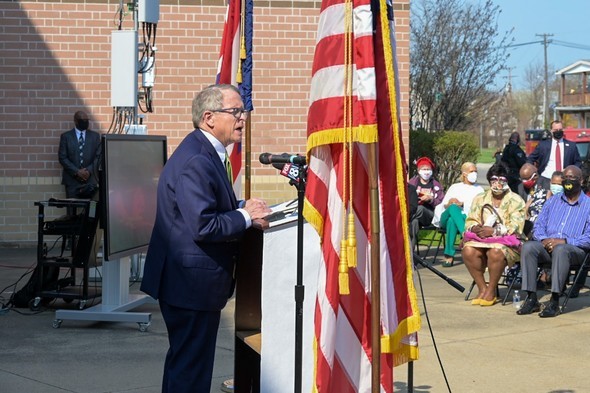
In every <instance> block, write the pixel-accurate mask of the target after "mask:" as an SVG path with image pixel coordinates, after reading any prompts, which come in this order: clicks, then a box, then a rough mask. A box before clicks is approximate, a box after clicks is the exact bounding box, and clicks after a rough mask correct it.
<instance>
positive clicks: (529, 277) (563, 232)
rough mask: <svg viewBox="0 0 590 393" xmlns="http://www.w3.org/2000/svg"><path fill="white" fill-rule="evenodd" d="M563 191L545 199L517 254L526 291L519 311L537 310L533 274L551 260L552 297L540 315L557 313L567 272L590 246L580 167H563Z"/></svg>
mask: <svg viewBox="0 0 590 393" xmlns="http://www.w3.org/2000/svg"><path fill="white" fill-rule="evenodd" d="M563 175H564V176H563V193H561V194H557V195H555V196H554V197H553V198H550V199H549V200H547V202H545V205H544V206H543V209H542V210H541V213H540V214H539V217H538V218H537V220H536V221H535V225H534V227H533V239H534V240H531V241H528V242H526V243H524V245H523V247H522V252H521V254H520V263H521V269H522V288H523V289H524V290H525V291H526V292H527V293H528V296H527V299H526V301H525V302H524V304H523V306H522V308H521V309H520V310H518V311H517V312H516V313H517V314H518V315H526V314H531V313H533V312H536V311H539V310H540V304H539V301H538V300H537V292H536V288H537V287H536V286H537V283H536V277H537V267H538V264H539V263H542V264H548V263H551V277H552V278H551V300H550V301H549V303H547V304H546V306H545V308H544V309H543V311H541V312H540V313H539V316H540V317H541V318H547V317H555V316H557V315H558V314H559V304H558V302H559V294H560V293H561V290H562V288H563V287H564V285H565V281H566V280H567V277H568V275H569V272H570V265H574V266H575V265H580V264H581V263H582V261H583V260H584V256H585V255H586V251H587V250H589V249H590V197H588V196H586V195H585V194H584V193H583V192H582V171H581V169H580V168H578V167H577V166H574V165H570V166H568V167H567V168H565V170H564V171H563Z"/></svg>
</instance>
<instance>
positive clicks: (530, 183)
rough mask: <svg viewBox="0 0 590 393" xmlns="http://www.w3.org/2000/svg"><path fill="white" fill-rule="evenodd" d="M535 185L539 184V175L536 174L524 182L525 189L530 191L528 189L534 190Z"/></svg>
mask: <svg viewBox="0 0 590 393" xmlns="http://www.w3.org/2000/svg"><path fill="white" fill-rule="evenodd" d="M535 183H537V175H536V174H535V175H533V176H531V178H530V179H528V180H524V181H523V182H522V185H523V186H524V188H527V189H528V188H533V186H534V185H535Z"/></svg>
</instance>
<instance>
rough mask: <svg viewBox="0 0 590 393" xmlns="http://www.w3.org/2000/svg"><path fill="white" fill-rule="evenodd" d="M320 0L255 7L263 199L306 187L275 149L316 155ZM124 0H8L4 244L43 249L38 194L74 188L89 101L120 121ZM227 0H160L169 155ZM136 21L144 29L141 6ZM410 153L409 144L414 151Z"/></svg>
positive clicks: (154, 121) (152, 125)
mask: <svg viewBox="0 0 590 393" xmlns="http://www.w3.org/2000/svg"><path fill="white" fill-rule="evenodd" d="M320 4H321V2H320V1H313V0H310V1H307V0H300V1H275V0H270V1H259V0H256V1H255V4H254V7H255V9H254V75H253V78H254V95H253V102H254V106H255V110H254V112H253V113H252V116H251V117H252V179H251V187H252V188H251V189H252V195H253V196H262V197H263V198H265V199H267V200H268V201H269V202H273V203H274V202H278V201H283V200H285V199H288V198H294V197H295V196H296V190H295V189H294V188H293V187H291V186H289V185H288V183H287V181H286V179H285V178H283V177H280V176H279V175H278V174H277V171H276V170H275V169H273V168H269V167H263V166H262V165H261V164H259V163H258V160H257V157H258V155H259V154H260V153H262V152H265V151H270V152H283V151H288V152H292V153H304V152H305V144H306V114H307V107H308V95H309V83H310V74H311V64H312V60H313V52H314V46H315V35H316V30H317V22H318V16H319V7H320ZM118 6H119V1H116V0H88V1H83V0H76V1H70V0H45V1H11V0H0V15H1V19H2V23H0V53H2V56H1V57H0V140H1V143H0V158H1V161H2V166H1V167H0V194H1V199H0V247H2V246H4V247H6V246H10V247H13V246H33V245H36V239H37V237H36V236H37V235H36V232H37V208H36V207H35V206H34V205H33V203H34V202H35V201H39V200H45V199H48V198H51V197H58V198H59V197H64V195H65V194H64V190H63V186H62V185H61V184H60V181H61V166H60V165H59V163H58V160H57V150H58V145H59V136H60V134H61V133H62V132H64V131H66V130H69V129H71V128H72V126H73V120H72V117H73V113H74V112H75V111H76V110H84V111H86V112H87V113H88V114H89V115H90V116H91V128H92V129H94V130H96V131H101V132H105V131H106V130H107V129H108V128H109V125H110V123H111V117H112V107H111V106H110V62H111V60H110V50H111V45H110V37H111V31H112V30H115V29H116V24H115V20H116V11H117V9H118ZM225 11H226V7H225V5H224V1H223V0H176V1H172V0H160V20H159V23H158V29H157V42H156V45H157V47H158V53H157V63H156V68H157V69H156V84H155V87H154V113H151V114H148V115H146V117H145V119H144V124H146V125H147V127H148V133H149V134H157V135H166V136H167V137H168V148H169V154H170V153H172V151H173V150H174V149H175V147H176V146H177V145H178V143H179V142H180V141H181V140H182V138H183V137H184V136H185V135H186V134H187V133H188V132H189V131H191V130H192V124H191V115H190V112H191V100H192V98H193V97H194V94H195V92H197V91H199V90H200V89H201V88H202V87H204V86H206V85H208V84H211V83H212V82H213V81H214V78H215V71H216V61H217V57H218V52H219V46H220V42H221V38H220V37H221V32H222V30H223V19H224V16H225ZM394 13H395V20H396V39H397V51H398V53H397V59H398V67H399V77H400V85H401V97H400V98H401V108H400V113H401V117H402V128H403V131H404V144H405V145H406V147H407V146H408V136H407V135H408V127H409V117H408V116H409V115H408V96H409V77H408V75H409V23H410V6H409V0H401V1H394ZM123 28H124V29H132V28H133V20H132V16H131V15H127V16H126V19H125V21H124V22H123ZM406 150H407V148H406Z"/></svg>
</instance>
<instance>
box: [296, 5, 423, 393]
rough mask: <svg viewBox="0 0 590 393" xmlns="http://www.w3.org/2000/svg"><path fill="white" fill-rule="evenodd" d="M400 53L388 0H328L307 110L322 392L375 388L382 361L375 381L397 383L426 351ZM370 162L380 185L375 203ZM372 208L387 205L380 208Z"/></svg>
mask: <svg viewBox="0 0 590 393" xmlns="http://www.w3.org/2000/svg"><path fill="white" fill-rule="evenodd" d="M394 54H395V42H394V37H393V8H392V4H391V3H390V2H389V1H388V0H352V1H347V0H323V1H322V7H321V13H320V22H319V28H318V36H317V46H316V50H315V57H314V63H313V70H312V83H311V94H310V107H309V112H308V125H307V136H308V140H307V154H308V163H309V170H308V183H307V189H306V200H305V208H304V215H305V218H306V219H307V221H308V222H310V224H311V225H312V226H314V228H315V229H316V230H317V231H318V233H319V236H320V239H321V242H322V245H321V247H322V266H321V269H320V274H319V278H318V293H317V298H316V308H315V321H314V326H315V327H314V328H315V337H314V353H315V370H314V378H315V381H314V388H315V389H314V391H315V392H320V393H324V392H331V393H332V392H333V393H336V392H338V393H347V392H369V391H371V368H372V366H373V364H374V362H375V360H377V361H379V362H380V370H381V373H380V376H379V380H380V385H381V386H380V387H378V388H377V390H373V391H381V392H393V367H395V366H396V365H399V364H402V363H405V362H408V361H411V360H415V359H417V357H418V346H417V331H418V330H419V328H420V313H419V310H418V305H417V300H416V292H415V288H414V284H413V277H412V261H411V250H410V243H409V240H408V239H409V225H408V220H409V218H408V203H407V185H406V173H405V164H404V161H405V155H404V149H403V144H402V141H401V129H400V121H399V114H398V91H397V90H398V84H397V80H396V69H395V67H396V65H395V57H394ZM373 143H374V144H376V145H369V144H373ZM370 147H371V148H370ZM372 147H375V149H372ZM371 152H374V153H375V154H371ZM373 168H376V170H373ZM371 173H375V176H376V179H375V180H376V185H377V187H378V193H375V195H378V198H375V199H376V200H375V201H374V203H373V204H371V201H370V199H371V198H370V195H371V194H370V193H369V189H370V185H371V180H372V178H371ZM375 176H373V178H375ZM375 204H376V205H377V206H374V205H375ZM372 206H374V207H372ZM371 208H376V209H377V213H376V214H375V215H372V214H371V213H372V211H371ZM375 216H376V217H377V219H375V218H373V217H375ZM371 236H378V248H379V258H378V259H379V260H378V261H376V263H379V271H380V280H379V282H380V285H379V286H380V310H381V311H380V328H379V330H380V337H381V341H380V347H381V354H380V357H379V358H378V359H375V357H374V356H373V353H372V347H371V315H370V312H371V289H372V288H371V280H370V271H371V270H370V264H371V258H370V256H371V244H373V242H372V240H375V239H372V238H371ZM378 342H379V341H378ZM373 388H375V387H373Z"/></svg>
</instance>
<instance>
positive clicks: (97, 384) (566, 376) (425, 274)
mask: <svg viewBox="0 0 590 393" xmlns="http://www.w3.org/2000/svg"><path fill="white" fill-rule="evenodd" d="M34 264H35V250H32V249H2V248H0V288H4V287H6V286H7V285H9V284H11V283H14V282H15V281H16V280H17V279H18V278H19V277H20V276H21V275H22V274H23V273H24V272H25V271H26V268H28V267H30V266H34ZM435 267H436V268H438V269H439V270H440V271H441V272H442V273H444V274H446V275H448V276H449V277H451V278H453V279H454V280H456V281H457V282H459V283H460V284H461V285H463V286H465V287H468V286H469V284H470V283H471V279H470V277H469V274H468V273H467V271H466V269H465V267H464V266H463V264H462V263H458V264H456V265H455V266H454V267H452V268H440V264H437V265H435ZM419 273H420V277H421V282H422V290H423V294H424V295H423V296H422V294H420V293H419V306H420V309H421V312H422V330H421V332H420V334H419V341H420V360H418V361H416V362H415V363H414V367H413V368H414V375H413V380H414V392H416V393H427V392H432V393H437V392H447V391H448V390H447V387H446V384H445V381H444V378H443V374H442V369H441V366H440V365H439V364H438V361H437V356H436V353H435V350H434V340H433V337H434V339H435V341H436V344H437V348H438V352H439V354H440V357H441V360H442V363H443V366H444V371H445V372H446V375H447V378H448V381H449V385H450V389H451V391H452V392H465V393H471V392H479V393H486V392H490V393H491V392H518V393H529V392H530V393H545V392H547V393H549V392H551V393H558V392H561V393H565V392H569V393H582V392H590V388H589V387H588V385H589V384H588V378H587V374H588V371H587V370H588V361H589V360H590V355H589V351H590V349H589V348H590V310H586V308H588V307H589V306H590V293H589V292H588V290H587V289H584V290H583V291H582V293H581V295H580V297H579V298H577V299H572V300H570V302H569V304H568V309H567V310H566V313H565V314H562V315H560V316H558V317H557V318H552V319H541V318H539V317H538V316H536V315H529V316H517V315H516V314H515V312H514V309H513V308H512V306H511V305H506V306H502V305H500V304H497V305H495V306H493V307H479V306H471V305H470V302H466V301H464V300H463V298H464V294H461V293H459V292H458V291H456V290H455V289H454V288H452V287H451V286H450V285H449V284H448V283H447V282H446V281H444V280H443V279H441V278H439V277H438V276H436V275H435V274H433V273H432V272H430V271H429V270H427V269H424V268H420V269H419ZM20 285H22V284H19V287H20ZM416 286H417V288H418V291H420V288H421V286H420V283H419V282H416ZM137 287H138V284H135V285H133V286H132V287H131V292H132V293H137V292H138V290H137ZM504 290H505V289H502V293H504V292H503V291H504ZM540 294H543V295H544V296H543V298H542V300H546V298H547V297H548V295H547V294H545V293H541V292H540ZM3 296H6V293H5V294H3ZM424 304H425V305H424ZM52 306H53V307H58V308H72V307H74V308H75V304H70V305H67V304H65V303H63V302H61V301H59V302H56V303H55V304H53V305H52ZM20 311H21V312H22V314H21V313H17V312H15V311H10V312H8V313H5V314H2V315H0V353H1V354H2V356H0V392H2V393H64V392H79V393H95V392H96V393H99V392H100V393H104V392H113V393H123V392H126V393H157V392H159V391H160V381H161V378H162V365H163V361H164V355H165V352H166V349H167V336H166V329H165V326H164V323H163V320H162V317H161V314H160V312H159V309H158V307H157V305H144V306H141V307H140V308H139V309H138V311H146V312H151V313H152V324H151V326H150V328H149V330H148V331H147V332H145V333H142V332H140V331H139V329H138V326H137V325H136V324H134V323H110V322H88V321H64V322H63V324H62V325H61V327H60V328H59V329H54V328H52V322H53V320H54V309H48V310H45V311H43V312H41V313H38V314H32V313H31V312H30V311H28V310H26V309H22V310H20ZM426 311H427V312H428V317H429V319H430V323H431V328H432V332H433V335H432V336H431V333H430V331H429V328H428V322H427V318H426ZM232 315H233V302H231V301H230V303H229V304H228V307H227V308H226V309H225V310H224V311H223V315H222V322H221V329H220V332H219V339H218V342H217V356H216V363H215V370H214V381H213V388H212V390H211V392H216V393H217V392H219V386H220V384H221V382H222V381H223V380H224V379H226V378H228V377H230V376H231V375H232V373H233V320H232ZM306 317H307V316H306ZM286 361H288V360H286ZM407 369H408V368H407V367H406V366H401V367H398V368H397V369H396V370H395V375H394V380H395V381H396V382H395V391H396V392H407V391H408V389H407V381H408V376H407ZM292 391H293V389H292V387H285V390H284V392H292ZM273 393H282V392H273Z"/></svg>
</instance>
